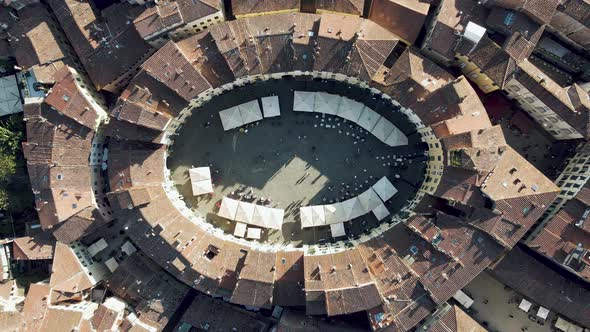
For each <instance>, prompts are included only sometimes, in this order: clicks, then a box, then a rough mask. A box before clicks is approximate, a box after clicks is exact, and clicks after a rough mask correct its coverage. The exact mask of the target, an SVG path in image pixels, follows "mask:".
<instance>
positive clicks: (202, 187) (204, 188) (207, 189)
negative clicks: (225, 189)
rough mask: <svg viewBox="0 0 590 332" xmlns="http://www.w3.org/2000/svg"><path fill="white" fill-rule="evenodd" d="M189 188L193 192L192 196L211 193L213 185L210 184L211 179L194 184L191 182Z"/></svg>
mask: <svg viewBox="0 0 590 332" xmlns="http://www.w3.org/2000/svg"><path fill="white" fill-rule="evenodd" d="M191 187H192V190H193V196H198V195H203V194H209V193H212V192H213V183H211V179H208V180H202V181H195V182H192V181H191Z"/></svg>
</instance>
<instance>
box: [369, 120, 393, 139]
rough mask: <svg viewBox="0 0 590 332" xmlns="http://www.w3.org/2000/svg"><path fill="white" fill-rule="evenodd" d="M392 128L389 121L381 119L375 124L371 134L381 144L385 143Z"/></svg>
mask: <svg viewBox="0 0 590 332" xmlns="http://www.w3.org/2000/svg"><path fill="white" fill-rule="evenodd" d="M394 128H395V126H394V125H393V124H392V123H391V122H389V120H387V119H386V118H384V117H381V118H380V119H379V121H378V122H377V124H375V127H374V128H373V130H371V134H373V135H374V136H375V137H377V138H378V139H379V140H380V141H381V142H384V143H385V141H386V140H387V138H388V137H389V135H391V132H393V129H394Z"/></svg>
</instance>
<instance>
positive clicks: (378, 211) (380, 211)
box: [373, 203, 389, 221]
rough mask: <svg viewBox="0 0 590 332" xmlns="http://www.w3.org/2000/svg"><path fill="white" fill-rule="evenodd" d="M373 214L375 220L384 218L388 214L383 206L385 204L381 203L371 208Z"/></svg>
mask: <svg viewBox="0 0 590 332" xmlns="http://www.w3.org/2000/svg"><path fill="white" fill-rule="evenodd" d="M373 214H374V215H375V218H377V220H379V221H381V220H383V219H385V217H387V216H388V215H389V210H388V209H387V207H385V204H383V203H381V204H379V206H377V207H376V208H375V209H373Z"/></svg>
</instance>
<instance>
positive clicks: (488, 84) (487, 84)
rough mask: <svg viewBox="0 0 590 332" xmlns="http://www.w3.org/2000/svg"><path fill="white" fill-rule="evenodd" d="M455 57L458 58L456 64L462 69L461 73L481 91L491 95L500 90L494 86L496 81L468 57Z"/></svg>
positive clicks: (457, 55)
mask: <svg viewBox="0 0 590 332" xmlns="http://www.w3.org/2000/svg"><path fill="white" fill-rule="evenodd" d="M455 57H456V58H457V61H456V62H457V65H458V66H459V68H460V69H461V73H462V74H463V75H465V77H467V78H468V79H469V80H470V81H471V82H473V83H475V84H476V85H477V86H478V87H479V89H480V90H481V91H483V92H484V93H490V92H493V91H496V90H498V89H500V87H499V86H497V85H496V84H494V81H492V79H491V78H489V76H488V75H486V74H485V73H484V72H482V71H481V69H480V68H479V67H478V66H477V65H475V64H474V63H473V62H472V61H471V60H469V58H468V57H467V56H465V55H460V54H456V55H455Z"/></svg>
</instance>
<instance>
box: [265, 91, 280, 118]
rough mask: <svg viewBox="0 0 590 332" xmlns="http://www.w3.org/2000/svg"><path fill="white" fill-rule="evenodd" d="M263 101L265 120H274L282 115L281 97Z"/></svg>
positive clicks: (266, 98)
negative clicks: (273, 118)
mask: <svg viewBox="0 0 590 332" xmlns="http://www.w3.org/2000/svg"><path fill="white" fill-rule="evenodd" d="M261 101H262V113H263V114H264V117H265V118H272V117H275V116H280V115H281V108H280V106H279V97H278V96H270V97H264V98H261Z"/></svg>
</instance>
